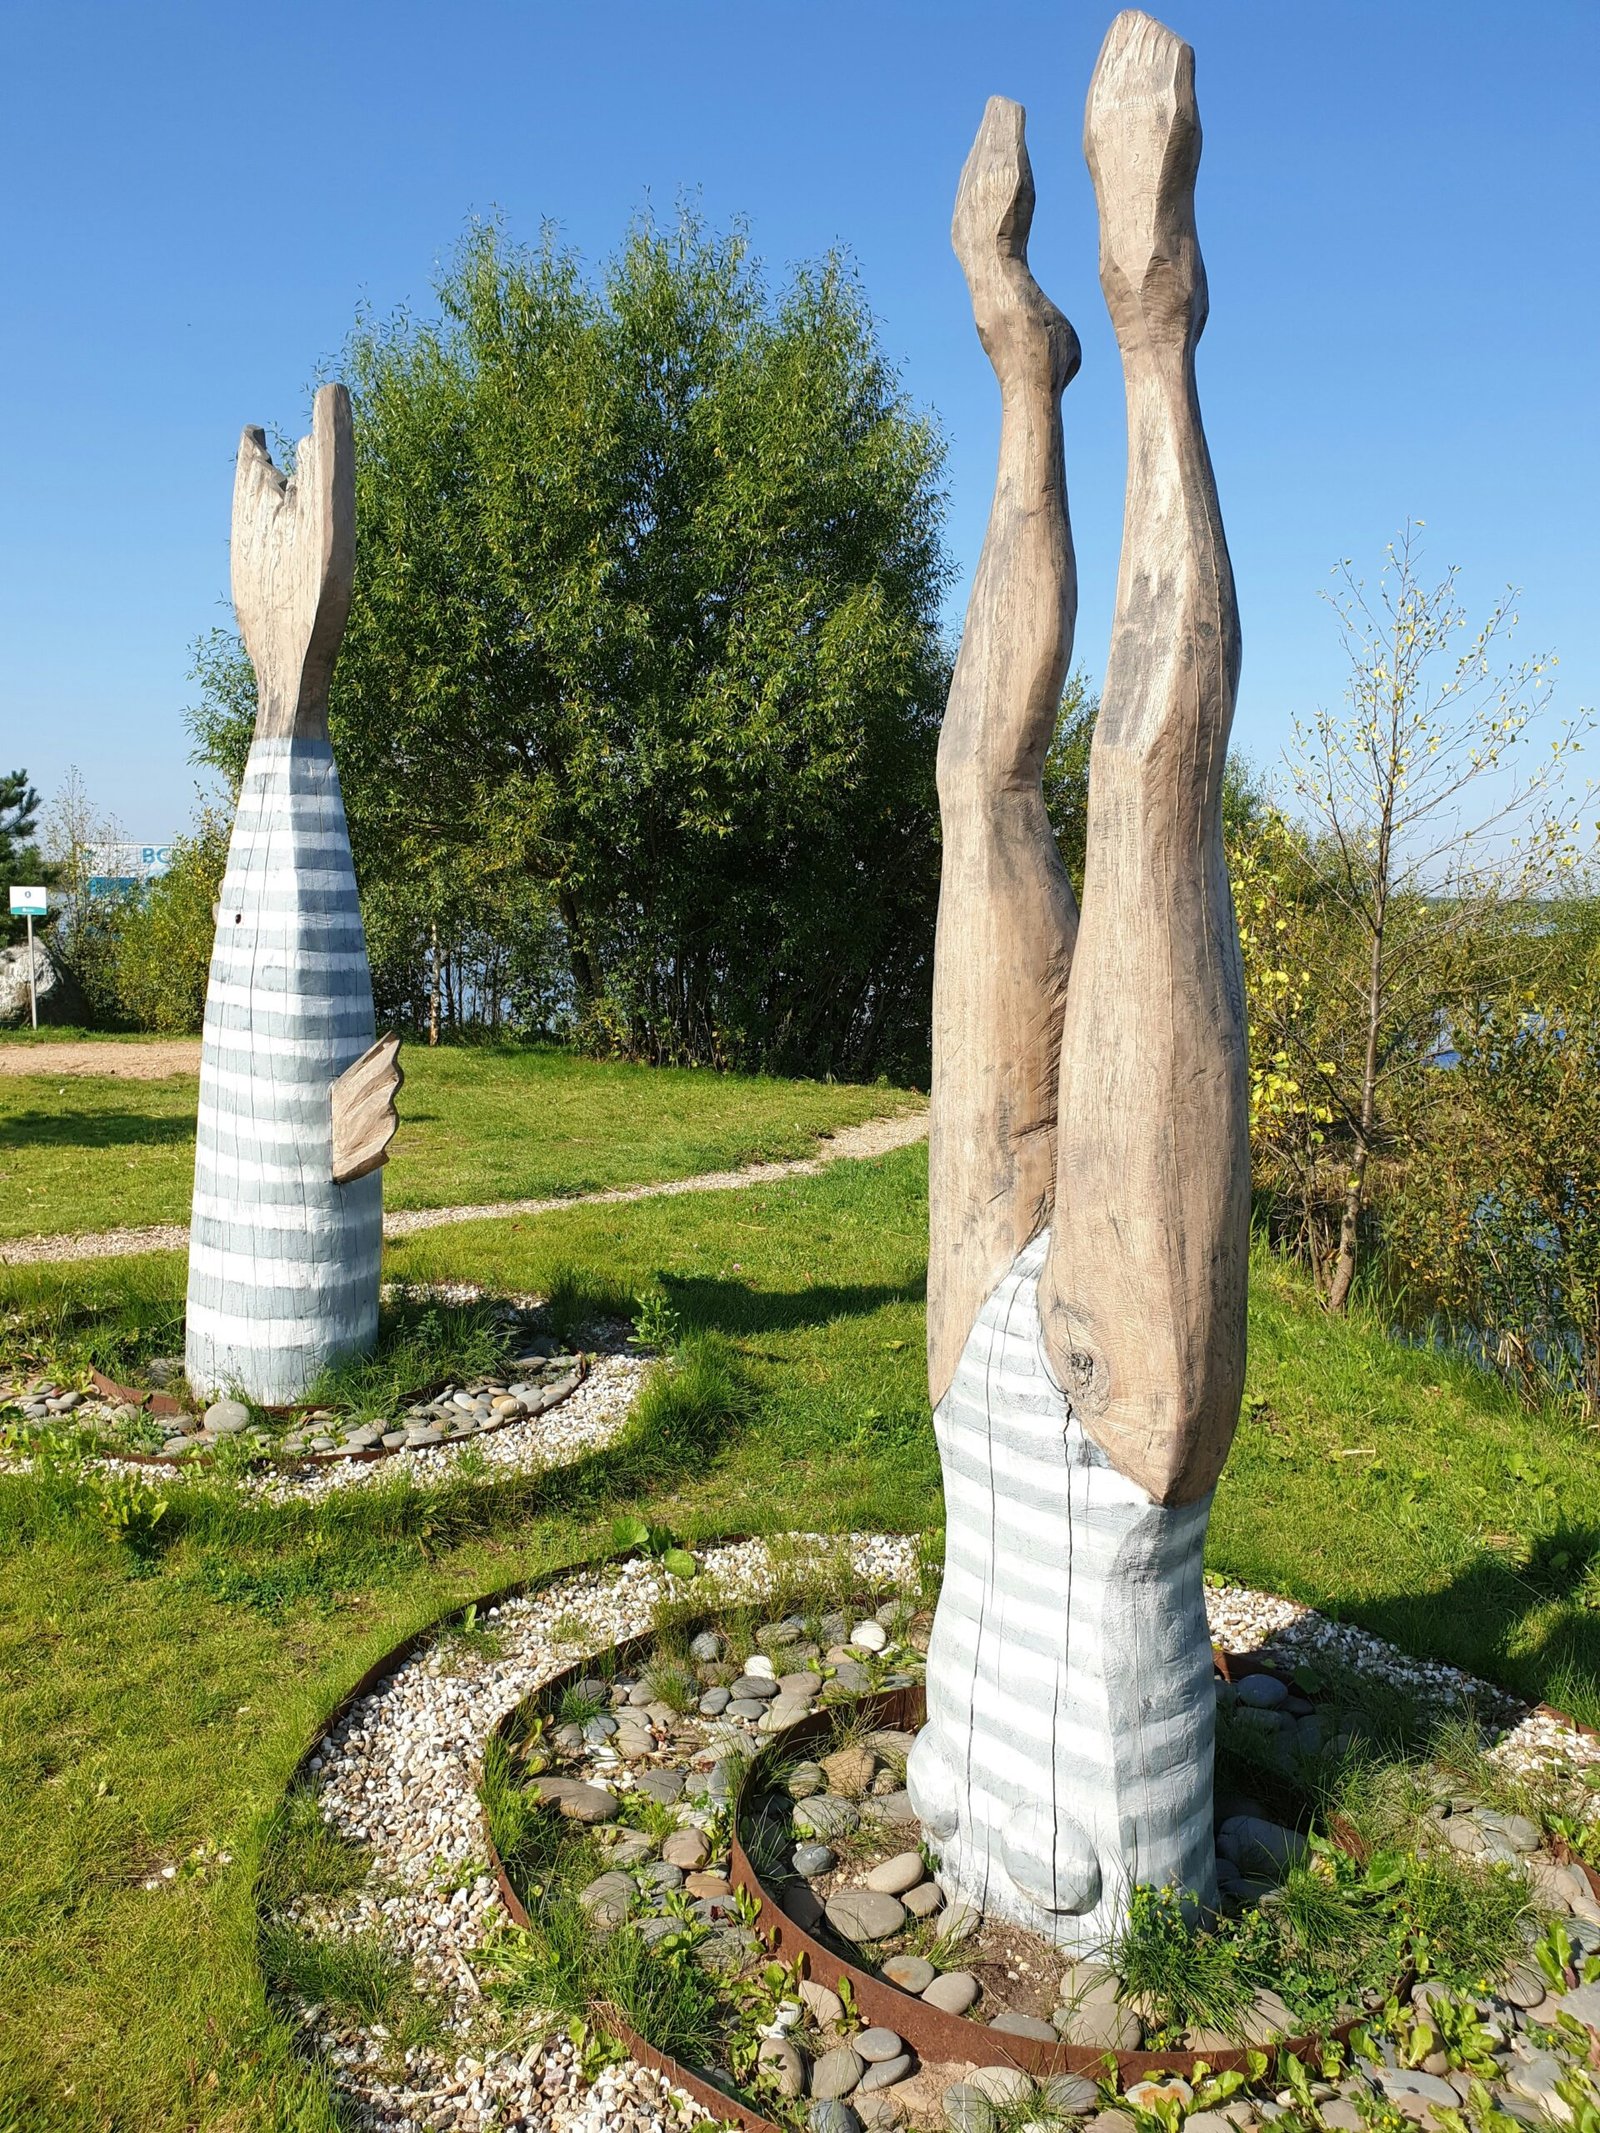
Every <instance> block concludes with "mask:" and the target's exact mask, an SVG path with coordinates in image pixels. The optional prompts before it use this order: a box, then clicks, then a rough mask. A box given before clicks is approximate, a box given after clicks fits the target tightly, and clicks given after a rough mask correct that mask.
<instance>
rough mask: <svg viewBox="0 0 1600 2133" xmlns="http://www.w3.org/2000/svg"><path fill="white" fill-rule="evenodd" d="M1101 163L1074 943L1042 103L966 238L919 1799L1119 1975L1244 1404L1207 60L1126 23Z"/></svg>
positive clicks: (1204, 1775)
mask: <svg viewBox="0 0 1600 2133" xmlns="http://www.w3.org/2000/svg"><path fill="white" fill-rule="evenodd" d="M1084 142H1085V151H1086V154H1087V157H1088V161H1089V168H1090V171H1091V173H1092V175H1093V178H1094V185H1095V191H1096V195H1097V198H1098V202H1099V211H1100V279H1101V286H1102V288H1103V289H1104V292H1105V296H1106V301H1107V304H1108V306H1109V308H1110V312H1111V317H1112V321H1113V324H1114V325H1115V328H1116V333H1117V340H1118V344H1119V346H1120V349H1121V354H1122V365H1123V373H1124V380H1125V384H1126V389H1127V401H1128V489H1127V503H1126V515H1125V520H1124V526H1123V545H1122V565H1121V572H1120V575H1119V579H1118V586H1117V606H1116V618H1115V623H1114V627H1113V635H1112V647H1111V658H1110V662H1109V665H1108V667H1107V671H1106V680H1105V690H1104V698H1103V703H1102V708H1101V713H1100V718H1099V723H1098V726H1097V728H1096V732H1095V738H1094V745H1093V751H1092V755H1091V761H1090V798H1089V846H1088V860H1087V869H1086V875H1085V882H1084V899H1083V916H1082V921H1081V923H1080V921H1079V918H1078V913H1077V911H1076V909H1075V907H1074V903H1073V897H1072V892H1071V889H1070V887H1069V885H1068V883H1067V880H1066V877H1065V874H1064V873H1063V870H1062V867H1061V863H1060V860H1059V858H1058V856H1057V853H1056V848H1055V844H1054V840H1053V838H1052V836H1051V833H1050V828H1049V824H1048V822H1047V820H1046V816H1045V809H1044V800H1043V794H1042V791H1041V787H1040V771H1041V766H1042V764H1043V760H1044V756H1045V752H1046V749H1047V747H1048V745H1049V741H1050V735H1051V729H1052V725H1053V721H1054V717H1055V712H1056V708H1057V704H1058V701H1059V697H1060V691H1061V684H1062V681H1063V678H1064V677H1065V674H1066V671H1067V665H1068V661H1069V658H1070V654H1071V645H1072V628H1073V621H1074V612H1075V605H1076V587H1075V580H1074V568H1073V556H1072V543H1071V536H1070V533H1069V531H1068V523H1067V508H1066V491H1065V480H1064V474H1063V454H1062V435H1061V393H1062V390H1063V388H1064V386H1065V385H1066V383H1067V381H1068V380H1069V379H1070V378H1071V376H1072V374H1073V372H1074V371H1075V370H1076V368H1077V363H1078V348H1077V341H1076V337H1075V336H1074V334H1073V332H1072V329H1071V327H1070V326H1069V325H1068V324H1067V323H1066V321H1065V320H1064V319H1063V318H1062V316H1061V314H1060V313H1059V312H1058V311H1057V310H1056V309H1055V308H1054V306H1053V305H1052V304H1051V303H1050V302H1049V300H1048V299H1047V298H1046V297H1045V296H1044V295H1043V294H1042V293H1041V291H1040V290H1039V288H1038V286H1037V284H1036V283H1035V281H1034V280H1033V277H1032V274H1031V273H1030V271H1029V268H1028V264H1027V250H1026V247H1027V237H1028V230H1029V226H1030V223H1031V221H1032V216H1033V181H1032V175H1031V172H1030V170H1029V166H1028V158H1027V151H1026V148H1025V146H1024V143H1023V114H1022V111H1021V109H1020V108H1019V107H1018V106H1017V105H1015V104H1011V103H1007V102H1006V101H1005V100H1004V99H1001V98H995V99H994V100H993V101H992V102H991V103H990V105H989V107H988V110H987V112H986V113H985V115H984V120H983V124H982V127H981V128H980V130H979V133H978V138H977V141H976V143H975V144H974V147H973V150H972V153H971V155H970V156H969V158H968V160H967V165H966V168H965V170H964V171H963V173H962V177H961V184H960V189H959V192H958V194H957V199H956V209H955V220H954V225H953V231H952V235H953V240H954V244H955V249H956V253H957V255H958V257H959V258H960V261H961V264H962V267H963V269H964V271H965V274H966V277H967V283H968V287H969V289H970V291H971V295H972V304H973V311H974V315H975V317H976V321H977V327H978V333H979V337H980V339H981V340H982V342H983V345H984V348H985V350H986V351H987V353H988V355H989V358H990V361H991V362H992V364H993V366H994V369H995V373H996V376H997V378H998V380H999V384H1000V394H1001V435H1000V462H999V472H998V476H997V480H996V485H995V495H994V504H993V508H992V511H991V515H990V520H989V529H988V534H987V537H986V539H985V543H984V550H983V556H982V559H981V561H980V563H979V567H978V574H977V578H976V581H975V583H974V586H973V591H972V597H971V602H970V605H969V608H968V612H967V624H966V633H965V637H964V640H963V643H962V647H961V655H960V658H959V660H958V662H957V666H956V672H955V677H954V681H953V684H952V687H951V692H950V703H949V708H948V710H947V712H946V716H945V724H944V731H943V734H942V737H941V740H940V747H939V798H940V808H941V814H942V818H943V823H944V862H943V879H942V884H941V891H940V905H939V931H938V945H937V954H936V963H935V975H934V1069H933V1112H932V1141H931V1150H930V1162H931V1208H930V1255H929V1275H928V1303H929V1308H928V1369H929V1386H930V1391H931V1394H932V1398H933V1402H934V1408H935V1426H936V1429H937V1433H938V1439H939V1450H940V1458H941V1462H942V1466H943V1470H944V1484H945V1505H946V1518H947V1545H946V1562H945V1581H944V1588H943V1593H942V1597H941V1599H940V1603H939V1608H938V1613H937V1616H936V1619H935V1623H934V1632H933V1641H932V1645H931V1648H930V1651H929V1654H928V1700H929V1723H928V1725H927V1726H926V1728H925V1729H924V1731H923V1732H922V1734H921V1735H920V1736H919V1739H918V1742H917V1746H916V1749H915V1751H914V1753H913V1755H912V1758H911V1765H910V1770H909V1773H908V1782H909V1785H910V1789H911V1795H912V1799H913V1802H914V1803H915V1805H916V1808H917V1811H918V1813H919V1815H920V1816H921V1818H922V1820H923V1823H924V1825H925V1826H926V1828H927V1829H928V1830H929V1832H930V1834H931V1836H932V1837H933V1839H934V1841H935V1842H936V1844H937V1845H938V1847H939V1849H940V1853H941V1860H942V1876H943V1878H944V1879H945V1881H946V1884H947V1886H948V1887H949V1888H950V1889H951V1890H952V1892H953V1893H954V1894H955V1895H956V1896H958V1897H960V1898H962V1899H964V1900H965V1901H968V1902H970V1903H972V1904H975V1905H976V1906H977V1907H978V1908H980V1909H981V1910H983V1911H985V1912H988V1913H990V1914H992V1915H999V1916H1003V1917H1009V1918H1012V1919H1015V1920H1017V1921H1019V1922H1021V1923H1024V1924H1026V1925H1029V1926H1031V1927H1033V1928H1035V1929H1036V1930H1038V1931H1040V1932H1043V1933H1045V1934H1047V1935H1049V1936H1050V1937H1052V1938H1053V1939H1055V1940H1056V1941H1058V1942H1059V1943H1061V1944H1062V1945H1064V1946H1070V1947H1074V1948H1078V1949H1082V1950H1092V1949H1094V1948H1097V1947H1100V1946H1103V1945H1104V1943H1105V1942H1106V1940H1107V1939H1108V1937H1109V1936H1110V1935H1111V1934H1113V1933H1114V1931H1115V1929H1116V1927H1117V1924H1118V1923H1119V1921H1120V1919H1121V1918H1122V1917H1123V1915H1124V1914H1125V1910H1126V1905H1127V1900H1128V1896H1129V1892H1130V1890H1131V1889H1132V1887H1133V1886H1134V1885H1135V1884H1139V1883H1149V1884H1154V1885H1158V1886H1166V1885H1172V1884H1175V1885H1177V1886H1179V1887H1181V1888H1183V1889H1185V1890H1187V1891H1189V1892H1192V1894H1193V1895H1194V1896H1195V1897H1196V1898H1197V1899H1198V1900H1199V1901H1201V1902H1203V1903H1212V1902H1214V1901H1215V1895H1216V1888H1215V1856H1214V1847H1213V1835H1212V1746H1213V1722H1214V1705H1213V1691H1212V1684H1211V1660H1210V1640H1209V1636H1208V1633H1207V1628H1206V1615H1205V1605H1204V1593H1203V1587H1202V1579H1201V1558H1202V1549H1203V1547H1204V1541H1205V1531H1206V1521H1207V1517H1208V1515H1209V1511H1210V1502H1211V1490H1212V1488H1213V1485H1214V1484H1215V1481H1216V1478H1217V1475H1218V1473H1219V1471H1220V1469H1221V1466H1222V1463H1223V1460H1224V1459H1225V1457H1226V1455H1227V1450H1228V1445H1229V1442H1230V1441H1231V1438H1232V1434H1233V1429H1234V1425H1235V1422H1236V1420H1237V1416H1238V1408H1239V1399H1240V1392H1241V1388H1242V1385H1243V1378H1244V1355H1245V1274H1246V1257H1247V1246H1248V1232H1249V1154H1248V1146H1247V1140H1246V1079H1245V1033H1244V1010H1243V984H1242V978H1241V973H1240V964H1239V948H1238V936H1237V932H1236V929H1235V925H1234V918H1233V907H1232V901H1231V897H1230V894H1229V888H1228V878H1227V871H1226V865H1225V861H1224V857H1223V849H1222V823H1221V797H1222V771H1223V761H1224V756H1225V754H1226V749H1227V740H1228V729H1229V725H1230V723H1231V720H1232V716H1233V703H1234V694H1235V690H1236V686H1237V681H1238V668H1239V632H1238V617H1237V612H1236V609H1235V605H1234V596H1233V581H1232V575H1231V571H1230V568H1229V563H1228V554H1227V548H1226V545H1225V543H1224V540H1223V533H1222V524H1221V519H1220V517H1219V514H1218V509H1217V499H1216V488H1215V484H1214V482H1213V479H1212V473H1211V465H1210V460H1209V457H1208V455H1207V451H1206V445H1205V438H1204V435H1203V433H1202V431H1201V427H1200V414H1199V404H1198V399H1197V396H1196V389H1195V376H1194V351H1195V344H1196V342H1197V341H1198V339H1199V337H1200V332H1201V328H1202V327H1203V325H1204V323H1205V316H1206V284H1205V273H1204V269H1203V267H1202V265H1201V261H1200V253H1199V246H1198V243H1197V240H1196V236H1195V223H1194V182H1195V172H1196V167H1197V165H1198V162H1199V154H1200V123H1199V115H1198V112H1197V109H1196V105H1195V98H1194V55H1193V53H1192V51H1191V50H1190V48H1189V47H1188V46H1187V45H1186V44H1184V43H1182V42H1181V40H1180V39H1178V38H1177V37H1175V36H1174V35H1173V34H1172V33H1171V32H1170V31H1169V30H1167V29H1164V28H1163V27H1162V26H1161V25H1160V24H1159V23H1157V22H1154V21H1152V20H1151V19H1150V18H1149V17H1148V16H1146V15H1142V14H1137V13H1131V12H1130V13H1127V14H1123V15H1119V16H1118V17H1117V19H1116V21H1115V22H1114V23H1113V24H1112V26H1111V29H1110V31H1109V33H1108V35H1107V37H1106V41H1105V44H1104V46H1103V48H1102V50H1101V53H1100V59H1099V62H1098V65H1097V66H1096V69H1095V74H1094V80H1093V83H1092V85H1091V87H1090V91H1089V102H1088V111H1087V115H1086V119H1085V128H1084Z"/></svg>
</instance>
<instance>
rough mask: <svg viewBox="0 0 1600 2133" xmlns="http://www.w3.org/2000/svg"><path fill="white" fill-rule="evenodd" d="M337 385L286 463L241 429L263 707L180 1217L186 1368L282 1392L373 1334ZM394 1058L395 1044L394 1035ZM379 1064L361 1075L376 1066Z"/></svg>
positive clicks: (205, 1387) (366, 1017)
mask: <svg viewBox="0 0 1600 2133" xmlns="http://www.w3.org/2000/svg"><path fill="white" fill-rule="evenodd" d="M354 528H355V485H354V461H353V443H352V438H351V424H350V404H349V398H348V395H347V394H346V393H345V391H344V388H343V387H342V386H325V387H324V388H323V389H322V390H321V391H320V392H319V393H318V395H317V400H316V410H315V416H314V423H313V431H312V435H311V436H310V437H308V438H306V439H304V440H303V441H302V443H301V446H300V449H299V453H298V455H297V462H296V474H295V476H294V478H293V479H292V480H290V481H285V479H284V477H283V476H282V475H281V474H280V473H279V472H278V470H277V469H276V468H275V467H274V466H273V465H272V462H271V460H270V459H269V458H268V457H267V454H266V449H265V445H264V443H263V440H262V438H261V433H260V432H259V431H256V430H247V431H246V432H245V436H244V441H243V443H242V445H241V447H240V454H239V473H238V479H237V483H236V486H235V493H234V540H233V584H234V601H235V605H236V607H237V609H238V613H239V621H240V628H241V632H242V634H243V636H244V641H245V645H246V649H247V650H248V651H249V653H250V656H251V659H252V661H253V663H254V665H255V668H256V676H257V685H258V713H257V721H256V732H255V738H254V740H253V742H252V744H251V748H250V755H249V760H248V762H247V764H246V767H245V773H244V782H243V784H242V786H241V788H240V793H239V803H238V812H237V814H236V816H235V820H234V827H233V838H232V842H231V844H230V846H229V850H228V865H227V871H226V873H225V875H224V878H223V883H222V890H221V894H220V896H219V898H218V904H217V931H216V941H215V945H214V948H213V951H212V958H211V971H210V981H209V985H208V988H207V993H206V1009H205V1022H204V1030H203V1037H202V1044H201V1058H200V1109H199V1122H198V1132H197V1137H196V1146H195V1182H194V1203H193V1213H192V1220H191V1228H190V1246H189V1289H188V1316H187V1331H186V1365H187V1373H188V1378H189V1382H190V1385H191V1387H192V1388H193V1389H194V1390H195V1391H196V1392H197V1393H201V1394H208V1393H220V1392H231V1393H238V1394H241V1395H243V1396H244V1397H246V1398H248V1399H251V1400H255V1401H258V1402H260V1403H261V1404H263V1405H269V1406H270V1405H278V1404H283V1403H286V1402H289V1401H292V1400H295V1399H297V1398H299V1397H300V1396H301V1395H303V1394H304V1392H305V1391H306V1389H307V1388H308V1387H309V1386H310V1385H311V1383H312V1382H313V1381H314V1380H315V1378H316V1376H317V1374H318V1372H319V1371H320V1370H322V1369H323V1368H324V1366H325V1365H327V1364H328V1363H330V1362H333V1361H335V1360H337V1359H338V1358H340V1357H342V1356H346V1355H349V1354H352V1353H356V1352H360V1351H362V1350H364V1349H366V1348H369V1347H370V1346H371V1344H372V1342H373V1340H374V1338H375V1336H376V1333H377V1324H378V1279H379V1263H380V1258H381V1254H382V1248H383V1187H382V1177H381V1173H380V1170H379V1168H378V1164H379V1163H380V1162H381V1161H382V1156H383V1153H384V1151H385V1150H386V1148H387V1142H388V1137H389V1135H390V1133H392V1131H393V1111H392V1095H393V1089H394V1087H395V1086H396V1085H397V1084H398V1075H397V1073H393V1072H392V1071H391V1072H389V1073H388V1074H387V1076H386V1078H385V1079H384V1082H383V1087H382V1089H381V1091H380V1095H381V1097H382V1099H383V1106H384V1109H385V1111H386V1113H387V1116H386V1119H385V1122H384V1125H383V1126H382V1128H381V1130H380V1132H379V1134H378V1141H379V1142H380V1143H381V1145H377V1147H376V1153H373V1152H372V1150H371V1149H370V1148H369V1149H368V1151H367V1156H366V1159H365V1160H364V1161H363V1162H362V1163H360V1164H356V1163H352V1162H351V1161H350V1160H349V1159H348V1158H346V1159H344V1160H340V1159H339V1158H338V1157H337V1156H336V1147H335V1143H336V1139H347V1138H348V1134H345V1135H341V1134H340V1133H339V1131H338V1128H339V1124H340V1106H341V1089H340V1083H341V1077H347V1079H346V1081H345V1084H344V1086H345V1087H348V1086H349V1085H350V1082H349V1079H348V1077H349V1070H350V1069H352V1068H353V1067H355V1066H356V1065H357V1064H358V1063H359V1062H362V1061H364V1060H367V1059H368V1058H369V1057H370V1056H371V1054H372V1053H373V1050H374V1043H373V1040H374V1023H373V1005H372V980H371V975H370V972H369V969H368V964H367V950H366V939H365V935H364V933H363V930H362V924H361V907H360V903H359V900H358V898H357V893H356V878H355V868H354V865H353V863H352V860H351V853H350V835H349V830H348V827H347V825H346V822H345V812H344V802H343V799H342V797H341V795H340V790H339V775H338V771H337V769H336V768H335V766H334V760H333V749H332V746H331V744H330V742H329V739H328V730H327V691H328V682H329V679H330V677H331V673H332V668H333V659H334V655H335V654H336V652H337V650H338V644H339V639H340V637H341V636H342V634H343V630H344V624H345V619H346V616H347V615H348V612H349V602H350V588H351V582H352V577H353V571H354V560H355V538H354ZM388 1056H389V1058H390V1059H392V1046H391V1051H390V1053H389V1055H388ZM367 1078H368V1080H370V1078H371V1077H370V1075H369V1076H368V1077H367Z"/></svg>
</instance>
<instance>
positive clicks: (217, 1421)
mask: <svg viewBox="0 0 1600 2133" xmlns="http://www.w3.org/2000/svg"><path fill="white" fill-rule="evenodd" d="M205 1426H206V1428H207V1429H208V1430H210V1431H211V1433H212V1435H213V1436H217V1437H236V1436H237V1435H238V1434H239V1432H240V1430H242V1429H248V1428H249V1427H250V1410H249V1408H248V1407H246V1406H245V1404H244V1402H243V1401H242V1400H213V1401H212V1403H211V1405H210V1406H209V1407H208V1408H207V1409H206V1413H205Z"/></svg>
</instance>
